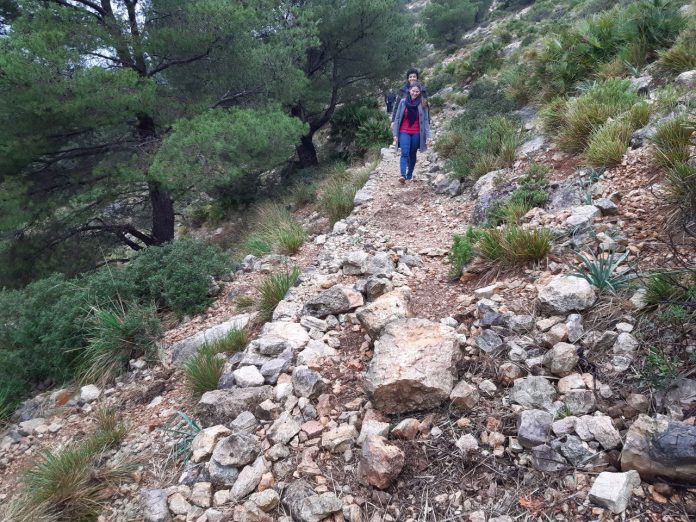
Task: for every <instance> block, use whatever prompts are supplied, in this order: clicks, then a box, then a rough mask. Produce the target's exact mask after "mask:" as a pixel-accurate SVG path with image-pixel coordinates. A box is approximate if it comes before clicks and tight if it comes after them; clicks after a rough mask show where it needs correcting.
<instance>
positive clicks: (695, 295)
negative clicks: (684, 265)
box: [645, 270, 696, 310]
mask: <svg viewBox="0 0 696 522" xmlns="http://www.w3.org/2000/svg"><path fill="white" fill-rule="evenodd" d="M645 289H646V291H647V294H646V302H647V304H648V305H650V306H653V307H657V306H668V305H680V306H687V307H689V308H690V309H692V310H696V272H695V271H693V270H677V271H673V272H657V273H654V274H652V275H650V276H649V277H648V278H647V280H646V284H645Z"/></svg>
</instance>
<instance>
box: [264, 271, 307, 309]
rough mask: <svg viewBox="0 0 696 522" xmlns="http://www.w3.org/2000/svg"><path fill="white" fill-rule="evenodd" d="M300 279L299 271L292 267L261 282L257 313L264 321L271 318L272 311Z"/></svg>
mask: <svg viewBox="0 0 696 522" xmlns="http://www.w3.org/2000/svg"><path fill="white" fill-rule="evenodd" d="M298 277H300V269H299V268H297V267H294V268H293V269H292V270H286V271H284V272H279V273H277V274H271V275H269V276H266V278H265V279H264V280H263V281H261V285H260V286H259V294H260V298H259V305H258V306H259V313H260V314H261V318H262V319H263V320H264V321H268V320H270V319H271V318H272V317H273V311H274V310H275V308H276V306H278V303H280V302H281V301H282V300H283V298H284V297H285V295H286V294H287V293H288V290H290V288H292V287H293V286H294V285H295V283H296V282H297V279H298Z"/></svg>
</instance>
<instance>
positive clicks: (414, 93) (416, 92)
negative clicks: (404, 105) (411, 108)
mask: <svg viewBox="0 0 696 522" xmlns="http://www.w3.org/2000/svg"><path fill="white" fill-rule="evenodd" d="M409 92H410V93H411V99H412V100H415V99H416V98H418V96H420V89H419V88H418V87H411V90H410V91H409Z"/></svg>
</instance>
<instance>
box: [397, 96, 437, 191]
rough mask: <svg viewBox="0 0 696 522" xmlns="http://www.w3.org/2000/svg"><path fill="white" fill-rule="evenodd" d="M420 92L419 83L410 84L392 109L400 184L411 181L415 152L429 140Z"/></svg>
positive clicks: (425, 111)
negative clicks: (398, 149) (398, 151)
mask: <svg viewBox="0 0 696 522" xmlns="http://www.w3.org/2000/svg"><path fill="white" fill-rule="evenodd" d="M422 92H423V91H422V88H421V85H420V84H419V83H417V82H416V83H414V84H413V85H411V88H410V89H409V92H408V97H406V98H404V99H402V100H401V101H400V102H399V105H398V106H397V107H396V110H395V111H394V122H393V123H392V134H393V135H394V145H397V144H398V146H399V148H400V149H401V162H400V165H399V166H400V170H401V177H400V178H399V182H400V183H401V184H404V183H406V182H407V181H413V169H414V168H415V167H416V154H417V153H418V151H419V150H420V151H421V152H424V151H426V150H427V148H428V145H429V141H430V121H429V118H428V110H427V109H426V107H425V104H424V100H423V94H422Z"/></svg>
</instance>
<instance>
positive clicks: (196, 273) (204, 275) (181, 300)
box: [107, 240, 233, 316]
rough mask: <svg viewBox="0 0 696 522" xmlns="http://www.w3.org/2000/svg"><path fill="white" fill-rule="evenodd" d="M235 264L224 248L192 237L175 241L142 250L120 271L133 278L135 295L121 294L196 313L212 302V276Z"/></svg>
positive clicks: (127, 298) (181, 313)
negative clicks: (194, 239) (209, 295)
mask: <svg viewBox="0 0 696 522" xmlns="http://www.w3.org/2000/svg"><path fill="white" fill-rule="evenodd" d="M232 268H233V263H232V261H231V259H230V257H229V255H227V254H225V253H224V252H223V251H222V250H221V249H220V248H217V247H214V246H209V245H206V244H204V243H201V242H197V241H191V240H180V241H173V242H171V243H167V244H166V245H164V246H161V247H150V248H147V249H145V250H144V251H143V252H141V253H139V254H138V255H137V256H136V257H135V258H134V259H133V260H132V261H131V262H130V263H129V264H128V265H127V266H126V267H125V269H124V270H123V271H122V272H121V273H120V277H121V278H124V279H127V280H129V281H131V284H132V287H134V288H135V290H134V294H135V295H130V296H129V295H124V294H123V293H122V292H121V293H119V295H120V296H121V298H122V299H123V300H124V301H132V300H138V301H139V302H141V303H149V302H155V303H157V305H158V306H160V307H163V308H167V309H169V310H171V311H173V312H174V313H176V314H177V315H179V316H183V315H186V314H195V313H199V312H202V311H204V310H205V309H206V308H207V306H208V304H210V298H209V297H208V289H209V287H210V277H219V276H221V275H223V274H225V273H226V272H229V271H230V270H231V269H232ZM107 284H108V282H107ZM124 286H125V285H124Z"/></svg>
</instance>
